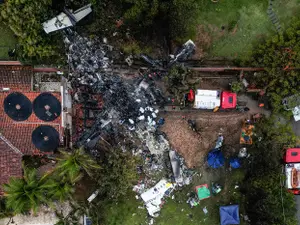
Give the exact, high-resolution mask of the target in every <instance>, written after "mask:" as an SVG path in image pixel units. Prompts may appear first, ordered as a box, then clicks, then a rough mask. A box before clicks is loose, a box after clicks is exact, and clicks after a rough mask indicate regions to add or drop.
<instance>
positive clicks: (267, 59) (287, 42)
mask: <svg viewBox="0 0 300 225" xmlns="http://www.w3.org/2000/svg"><path fill="white" fill-rule="evenodd" d="M299 29H300V19H299V18H295V19H293V21H292V23H291V25H290V26H289V28H287V29H286V30H285V31H284V32H283V33H281V34H277V35H276V36H274V37H272V38H270V39H268V40H266V42H265V43H263V44H261V45H259V46H258V47H257V48H255V51H254V52H253V57H252V61H251V63H252V65H254V66H259V67H261V66H262V67H264V68H265V70H266V71H265V72H261V73H257V75H256V76H254V77H253V79H254V82H255V83H256V84H257V85H258V87H260V88H265V89H266V91H267V95H268V96H269V98H270V100H271V104H272V106H273V108H274V111H275V112H280V111H283V105H282V100H283V98H285V97H288V96H291V95H294V94H296V93H299V91H300V85H299V77H300V74H299V71H298V70H292V69H293V68H299V66H300V36H299Z"/></svg>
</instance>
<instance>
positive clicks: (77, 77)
mask: <svg viewBox="0 0 300 225" xmlns="http://www.w3.org/2000/svg"><path fill="white" fill-rule="evenodd" d="M106 43H107V41H103V40H100V39H99V40H98V39H89V38H85V37H81V36H79V35H78V34H77V33H74V32H71V31H67V32H66V37H65V45H66V47H67V49H68V50H69V51H68V63H69V67H70V80H71V84H72V87H73V90H74V100H75V102H76V103H77V104H81V105H82V106H81V107H80V109H81V110H83V112H84V113H83V114H84V115H85V116H83V117H84V126H83V127H82V130H81V134H80V136H79V137H78V138H77V142H76V145H78V146H85V147H86V148H87V149H89V151H90V153H91V154H92V155H94V156H95V157H97V156H98V155H100V153H99V152H98V151H97V150H96V149H94V146H95V145H96V144H97V142H98V141H99V140H100V139H101V138H102V136H113V137H114V138H115V140H116V142H117V143H118V144H119V145H120V147H121V149H122V150H123V151H126V149H127V148H126V146H125V144H124V142H125V141H124V138H125V140H126V139H130V140H133V142H134V140H135V139H136V140H139V143H140V144H138V146H137V147H136V148H134V149H132V153H133V155H140V156H141V158H142V159H143V161H144V162H143V165H139V166H138V167H137V173H139V174H141V180H140V182H139V183H138V184H137V185H135V186H134V187H133V190H134V191H135V192H137V193H139V194H141V198H142V199H143V200H144V201H145V205H146V208H147V210H148V212H149V214H150V216H156V215H157V212H159V211H160V205H161V203H162V198H163V197H165V196H166V195H167V196H168V195H169V194H170V193H171V192H172V191H173V190H174V188H175V186H177V185H178V186H183V185H185V184H189V183H190V182H191V179H192V176H193V175H194V172H193V171H192V170H189V169H188V168H187V167H186V166H185V163H184V159H183V158H182V157H180V156H179V155H177V153H176V152H175V151H171V147H170V144H169V142H168V140H167V139H166V136H165V134H164V133H162V132H160V131H159V130H158V129H157V128H158V126H159V125H162V124H163V123H164V119H163V118H159V117H158V113H159V108H160V107H162V106H163V105H164V103H165V102H166V101H165V98H164V97H163V95H162V94H161V91H160V90H159V89H158V88H157V87H156V85H155V83H154V81H153V79H156V78H157V77H158V76H157V74H156V73H155V74H154V73H153V74H152V75H151V76H150V75H149V74H148V75H146V76H144V75H143V76H141V77H137V78H132V79H130V80H127V79H126V80H124V79H123V78H122V77H121V76H120V75H119V73H118V70H115V69H113V66H112V64H113V59H112V58H113V57H112V52H113V47H112V46H109V45H107V44H106ZM193 49H194V46H193V45H192V42H191V41H189V42H187V43H186V44H185V45H184V48H183V49H182V50H181V51H180V52H179V53H178V54H177V56H176V58H175V59H174V60H175V61H177V60H182V59H184V58H186V57H188V55H190V54H191V52H192V50H193ZM142 57H144V60H146V61H148V63H150V64H152V65H153V67H161V66H162V63H161V62H159V61H157V60H152V59H150V58H148V57H147V56H142ZM131 60H132V58H130V57H129V58H127V60H126V62H127V63H128V64H129V65H130V64H131ZM174 60H173V63H174V62H175V61H174ZM93 99H94V100H93ZM88 121H92V123H91V125H90V126H88ZM169 165H172V168H173V172H172V170H168V167H170V166H169ZM166 174H169V175H167V176H168V177H166V178H163V177H165V176H166ZM162 178H163V179H162ZM167 178H171V179H170V180H171V181H174V183H171V182H168V180H167ZM173 178H174V179H173ZM157 179H159V180H160V181H159V180H157ZM158 181H159V182H158ZM156 182H158V183H157V184H156V185H155V186H154V187H152V186H153V185H154V184H155V183H156ZM151 187H152V188H151ZM149 188H150V189H149Z"/></svg>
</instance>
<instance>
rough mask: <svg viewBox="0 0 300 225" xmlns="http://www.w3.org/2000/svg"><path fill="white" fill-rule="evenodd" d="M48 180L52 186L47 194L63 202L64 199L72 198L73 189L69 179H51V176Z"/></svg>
mask: <svg viewBox="0 0 300 225" xmlns="http://www.w3.org/2000/svg"><path fill="white" fill-rule="evenodd" d="M50 182H51V183H52V188H51V189H50V190H49V191H48V193H47V194H48V196H49V197H50V198H51V199H53V200H58V201H60V202H63V201H65V200H66V199H71V198H72V194H73V193H74V191H75V190H74V187H73V186H72V184H71V183H70V182H69V181H67V180H65V179H63V180H61V179H57V180H53V178H52V180H51V181H50Z"/></svg>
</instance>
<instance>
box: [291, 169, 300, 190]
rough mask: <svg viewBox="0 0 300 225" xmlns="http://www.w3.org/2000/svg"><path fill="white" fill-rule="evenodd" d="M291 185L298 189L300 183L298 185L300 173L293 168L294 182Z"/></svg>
mask: <svg viewBox="0 0 300 225" xmlns="http://www.w3.org/2000/svg"><path fill="white" fill-rule="evenodd" d="M291 182H292V183H291V185H292V188H297V187H298V185H299V183H298V171H297V170H296V169H295V168H293V169H292V180H291Z"/></svg>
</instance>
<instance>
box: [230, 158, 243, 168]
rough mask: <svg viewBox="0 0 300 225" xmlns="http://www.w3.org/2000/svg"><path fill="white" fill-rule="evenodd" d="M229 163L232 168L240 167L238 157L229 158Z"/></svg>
mask: <svg viewBox="0 0 300 225" xmlns="http://www.w3.org/2000/svg"><path fill="white" fill-rule="evenodd" d="M229 163H230V166H231V167H232V168H234V169H237V168H240V167H241V162H240V159H239V158H231V159H230V161H229Z"/></svg>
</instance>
